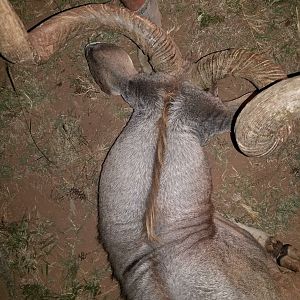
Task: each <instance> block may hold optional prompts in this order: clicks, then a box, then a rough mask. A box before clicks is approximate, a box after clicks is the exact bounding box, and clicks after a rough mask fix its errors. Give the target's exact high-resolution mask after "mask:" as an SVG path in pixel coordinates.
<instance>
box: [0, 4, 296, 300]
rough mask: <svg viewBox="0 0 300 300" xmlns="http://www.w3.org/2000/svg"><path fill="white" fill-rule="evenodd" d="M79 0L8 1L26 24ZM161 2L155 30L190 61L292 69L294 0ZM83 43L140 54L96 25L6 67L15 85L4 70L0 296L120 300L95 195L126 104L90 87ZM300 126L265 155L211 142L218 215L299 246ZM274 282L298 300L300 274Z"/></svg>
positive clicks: (236, 88) (234, 84)
mask: <svg viewBox="0 0 300 300" xmlns="http://www.w3.org/2000/svg"><path fill="white" fill-rule="evenodd" d="M87 2H90V1H73V0H13V1H11V3H12V4H13V5H14V7H15V9H16V11H17V13H18V14H19V16H20V17H21V18H22V20H23V22H24V23H25V25H26V28H28V29H29V28H31V27H32V26H34V25H35V24H37V23H38V22H40V21H41V20H43V19H45V18H46V17H48V16H50V15H52V14H54V13H57V12H59V11H60V10H63V9H66V8H70V7H72V6H76V5H79V4H84V3H87ZM93 2H98V3H100V2H101V1H93ZM102 2H107V1H102ZM115 2H116V3H117V1H115ZM117 4H118V3H117ZM159 5H160V9H161V12H162V15H163V28H164V29H165V30H166V31H168V32H169V34H170V35H171V36H172V37H173V38H174V39H175V41H176V43H177V44H178V46H179V47H180V49H181V50H182V53H184V55H186V56H188V57H192V58H194V59H196V58H200V57H201V56H204V55H206V54H208V53H210V52H213V51H217V50H222V49H227V48H231V47H235V48H237V47H242V48H247V49H250V50H255V51H259V52H262V53H265V54H266V55H267V56H269V57H270V58H272V59H273V60H275V61H276V62H278V63H280V64H281V65H282V66H283V67H284V68H285V69H286V71H287V73H289V74H292V73H296V72H299V70H300V16H299V14H300V5H299V3H298V7H297V1H296V0H295V1H293V0H286V1H284V0H262V1H258V0H257V1H256V0H255V1H250V0H221V1H215V0H212V1H204V0H199V1H196V0H187V1H179V0H172V1H171V0H160V1H159ZM91 40H92V41H94V40H97V41H101V40H102V41H106V42H107V41H109V42H114V43H117V44H119V45H122V46H125V48H126V49H127V51H129V52H130V55H131V56H132V57H133V59H134V60H135V61H136V49H135V47H134V46H133V45H132V44H131V43H129V42H128V41H126V40H125V39H124V38H123V37H121V36H119V35H118V34H115V33H113V32H102V33H101V32H99V33H95V35H94V36H93V37H89V38H87V37H85V38H83V39H82V38H80V39H79V38H78V39H76V40H74V41H71V42H70V43H69V44H68V45H67V46H66V47H65V49H63V50H62V51H60V52H59V53H58V54H56V55H55V56H54V57H52V58H51V59H50V60H49V61H48V62H47V63H45V64H43V65H40V66H26V65H9V74H10V77H11V79H12V82H13V84H14V86H15V91H14V90H13V88H12V85H11V81H10V80H8V78H7V77H6V76H5V67H3V68H0V84H1V87H0V129H1V130H0V216H1V223H0V275H1V276H2V282H1V284H0V300H2V298H3V299H5V296H4V293H5V290H6V291H9V292H10V294H11V299H61V300H62V299H64V300H65V299H110V300H113V299H120V295H119V287H118V284H117V282H115V281H114V280H112V278H111V277H112V276H111V270H110V267H109V263H108V262H107V260H106V254H105V252H104V251H103V249H102V248H101V245H100V244H99V243H98V241H97V230H96V224H97V204H96V201H97V185H98V179H99V173H100V170H101V164H102V162H103V160H104V158H105V155H106V153H107V151H108V149H109V148H110V146H111V145H112V143H113V141H114V140H115V138H116V137H117V136H118V134H119V132H120V131H121V129H122V128H123V126H124V125H125V124H126V122H127V120H128V118H129V116H130V113H131V109H130V108H129V107H128V106H127V105H126V104H125V103H124V102H123V101H122V99H121V98H119V97H108V96H107V95H105V94H104V93H102V92H101V91H100V90H99V89H98V87H97V86H96V84H95V83H94V82H93V80H92V78H91V76H90V75H89V71H88V67H87V64H86V62H85V59H84V55H83V48H84V45H86V44H87V43H88V42H89V41H91ZM1 64H2V65H3V61H1ZM245 86H246V87H245ZM242 87H243V88H241V85H240V81H237V80H234V79H232V78H230V79H227V80H226V81H223V82H222V83H220V85H219V94H220V96H221V97H222V98H224V99H225V100H230V99H234V98H236V97H238V96H240V95H241V94H243V93H244V92H246V91H248V90H253V87H251V86H249V85H248V86H247V85H244V84H243V85H242ZM299 133H300V126H299V122H295V123H294V126H293V130H292V133H291V135H290V138H289V139H288V141H287V142H286V143H285V144H284V145H282V146H281V147H280V148H279V149H278V150H276V151H275V152H274V153H272V154H271V155H270V156H268V157H263V158H247V157H245V156H243V155H242V154H240V153H239V152H237V151H236V149H235V148H234V146H233V145H232V142H231V139H230V136H229V134H224V135H220V136H217V137H215V138H213V139H212V140H211V141H210V143H209V144H208V145H207V146H206V152H207V154H208V157H209V160H210V163H211V168H212V174H213V185H214V194H213V201H214V204H215V207H216V210H217V211H219V212H220V213H222V214H223V215H224V216H226V217H228V218H235V219H236V220H237V221H240V222H243V223H245V224H248V225H252V226H255V227H257V228H260V229H262V230H264V231H267V232H269V233H270V234H276V236H278V237H279V238H281V239H282V240H283V241H284V242H288V243H290V244H293V245H295V246H296V247H298V248H299V249H300V238H299V231H300V188H299V187H300V153H299ZM285 273H286V272H285ZM1 276H0V277H1ZM286 282H288V284H287V285H286ZM279 284H282V285H284V286H285V285H286V286H289V287H290V286H293V292H292V294H291V295H289V294H287V299H300V275H299V274H296V273H293V272H287V273H286V274H284V275H283V279H282V281H279ZM5 285H7V287H8V289H6V288H5V287H4V286H5ZM1 290H3V292H1ZM1 295H2V296H1ZM1 297H2V298H1Z"/></svg>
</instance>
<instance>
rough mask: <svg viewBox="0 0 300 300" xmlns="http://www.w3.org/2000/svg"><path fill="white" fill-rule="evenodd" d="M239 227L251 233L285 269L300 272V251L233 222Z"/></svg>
mask: <svg viewBox="0 0 300 300" xmlns="http://www.w3.org/2000/svg"><path fill="white" fill-rule="evenodd" d="M233 222H234V223H235V224H236V225H237V226H239V227H240V228H242V229H244V230H246V231H247V232H249V233H250V234H251V235H252V236H253V237H254V238H255V239H256V240H257V242H258V243H259V244H260V245H261V246H262V247H263V248H264V249H265V250H266V251H267V252H268V253H269V254H270V255H271V256H272V257H273V258H274V260H275V261H276V262H277V264H278V265H279V266H281V267H283V268H286V269H289V270H292V271H295V272H299V271H300V251H299V250H298V249H297V248H295V247H294V246H292V245H290V244H283V243H282V242H281V241H279V240H277V239H276V238H275V237H273V236H271V235H269V234H267V233H265V232H263V231H261V230H259V229H256V228H253V227H249V226H246V225H244V224H242V223H238V222H235V221H233Z"/></svg>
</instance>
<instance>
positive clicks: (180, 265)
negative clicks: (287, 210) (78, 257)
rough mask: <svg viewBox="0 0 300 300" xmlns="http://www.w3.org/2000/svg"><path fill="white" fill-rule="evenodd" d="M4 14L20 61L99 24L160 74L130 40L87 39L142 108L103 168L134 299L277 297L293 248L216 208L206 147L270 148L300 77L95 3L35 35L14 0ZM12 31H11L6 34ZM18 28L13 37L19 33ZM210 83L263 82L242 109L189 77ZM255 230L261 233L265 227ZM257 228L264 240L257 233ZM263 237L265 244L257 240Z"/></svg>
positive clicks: (102, 212) (105, 72) (112, 254)
mask: <svg viewBox="0 0 300 300" xmlns="http://www.w3.org/2000/svg"><path fill="white" fill-rule="evenodd" d="M0 12H1V13H2V15H4V13H3V12H5V13H6V16H7V20H6V21H5V22H2V24H0V25H1V26H0V28H1V32H0V38H2V43H1V49H0V52H1V53H2V55H3V56H4V57H6V58H7V59H8V60H10V61H12V62H25V61H27V62H28V61H29V62H40V61H45V60H47V59H48V58H49V56H51V54H53V53H54V52H55V51H57V50H58V49H59V48H61V47H62V46H63V45H64V44H65V43H66V41H67V40H69V39H71V38H73V37H74V36H77V35H79V34H89V33H91V32H93V31H95V30H98V29H100V28H101V26H106V27H110V28H113V29H116V30H118V31H120V32H121V33H123V34H124V35H126V36H127V37H129V38H130V39H132V40H133V41H134V42H135V43H136V44H137V45H138V46H139V47H140V48H141V49H142V50H143V51H144V53H146V54H147V55H148V56H149V57H150V61H151V64H152V67H153V69H154V70H155V71H156V73H152V74H143V73H138V72H137V71H136V70H135V68H134V66H133V64H132V61H131V59H130V57H129V56H128V54H127V53H126V52H125V51H124V50H122V49H121V48H119V47H117V46H114V45H108V44H100V43H95V44H90V45H88V46H87V47H86V50H85V53H86V58H87V60H88V64H89V67H90V71H91V73H92V75H93V77H94V79H95V81H96V82H97V83H98V84H99V85H100V87H101V89H102V90H103V91H104V92H106V93H108V94H116V95H121V96H122V97H123V99H124V100H125V101H126V102H127V103H128V104H129V105H130V106H131V107H132V108H133V109H134V111H133V114H132V116H131V118H130V120H129V122H128V124H127V126H126V127H125V128H124V130H123V131H122V133H121V134H120V136H119V137H118V139H117V140H116V142H115V143H114V145H113V147H112V148H111V149H110V151H109V153H108V155H107V158H106V160H105V162H104V164H103V168H102V173H101V179H100V185H99V232H100V236H101V241H102V243H103V246H104V247H105V249H106V250H107V252H108V255H109V260H110V262H111V265H112V267H113V270H114V275H115V276H116V278H117V279H118V280H119V282H120V285H121V288H122V292H123V295H124V296H125V297H126V298H128V299H280V298H283V295H282V294H281V291H280V289H279V288H278V287H277V286H276V283H275V281H274V276H276V272H278V270H276V268H277V267H275V264H274V262H273V261H272V258H271V255H269V254H268V253H267V252H270V253H271V254H272V255H273V256H274V257H275V259H277V260H278V261H279V263H281V264H283V265H284V266H286V267H289V268H291V269H294V270H297V268H298V269H299V259H300V256H299V253H298V252H297V250H296V249H294V248H293V247H289V246H287V245H282V244H281V243H280V242H278V241H276V240H275V239H272V238H271V237H268V236H267V235H264V234H263V233H261V232H259V231H257V232H255V231H253V232H252V233H253V235H251V234H249V233H248V232H247V231H245V230H244V229H242V228H241V227H243V226H242V225H238V224H235V223H233V222H229V221H227V220H225V219H223V218H222V217H221V216H219V215H218V214H217V213H215V212H214V209H213V205H212V202H211V199H210V195H211V190H212V186H211V185H212V184H211V175H210V169H209V166H208V163H207V160H206V157H205V154H204V151H203V147H202V146H203V145H204V144H205V142H206V141H207V140H208V139H209V138H210V137H211V136H212V135H214V134H217V133H219V132H223V131H228V130H230V129H231V128H233V131H234V134H235V138H236V142H237V144H238V147H239V148H240V150H241V151H243V152H244V153H245V154H247V155H249V156H251V155H255V156H260V155H264V154H267V153H269V152H270V151H271V150H273V149H274V147H275V146H276V145H277V144H278V142H279V141H281V140H282V139H283V138H285V137H286V136H287V133H288V131H289V130H286V129H288V124H289V123H288V121H290V120H291V116H294V115H299V112H300V100H299V98H300V89H299V84H300V77H294V78H288V79H283V78H285V77H286V75H285V74H284V72H283V71H282V70H281V68H280V67H279V66H277V65H275V64H273V63H272V62H271V61H269V60H267V59H264V58H263V57H261V56H260V55H258V54H252V53H250V52H248V51H246V50H228V51H223V52H219V53H215V54H212V55H209V56H207V57H205V58H204V59H201V60H199V61H198V62H196V63H195V64H189V63H188V62H187V61H185V60H184V59H183V58H182V55H181V53H180V51H179V49H178V48H177V46H176V45H175V43H174V42H173V40H172V39H171V38H170V37H169V36H168V35H167V34H166V33H165V32H164V31H163V30H162V29H160V28H158V27H157V26H155V25H154V24H153V23H151V22H150V21H148V20H146V19H143V18H141V17H140V16H138V15H136V14H134V13H132V12H130V11H128V10H124V9H120V8H115V7H110V6H107V5H87V6H82V7H79V8H75V9H71V10H69V11H66V12H62V13H61V14H58V15H56V16H54V17H52V18H50V19H49V20H47V21H45V22H44V23H42V24H41V25H39V26H38V27H36V28H34V29H33V30H32V31H30V32H29V33H27V32H26V30H25V29H24V27H23V25H22V23H21V22H20V20H19V19H18V17H17V16H16V14H15V13H14V12H13V10H12V8H11V7H10V5H9V3H8V2H7V1H2V2H1V5H0ZM3 28H4V29H5V30H3ZM12 36H14V37H15V38H13V39H12ZM189 68H191V70H192V71H191V72H192V75H193V76H194V77H195V76H197V80H198V82H199V83H200V84H201V86H202V87H204V88H208V87H210V86H211V85H212V84H214V83H215V82H216V81H217V80H219V79H220V78H223V77H225V76H227V75H233V76H240V77H243V78H246V79H248V80H249V81H251V82H252V83H254V84H255V85H256V86H257V87H259V88H262V87H264V86H266V85H268V84H270V83H272V82H273V81H276V80H281V79H283V80H281V81H280V82H278V83H275V84H274V85H272V86H271V87H269V88H267V89H265V90H263V91H262V92H260V93H259V94H258V95H257V96H255V97H254V98H253V99H252V100H251V101H250V102H249V103H248V104H247V105H246V106H245V108H244V109H242V111H241V112H240V113H239V115H238V117H237V120H236V122H235V123H234V124H233V119H234V115H235V114H236V109H232V108H230V109H229V108H227V107H226V106H225V105H224V104H223V103H222V101H221V100H220V99H219V98H218V97H214V96H213V95H212V94H210V93H209V92H205V91H204V90H203V89H201V88H199V87H197V86H195V85H193V84H191V83H190V82H189V81H188V80H187V79H188V78H187V76H186V74H187V71H188V69H189ZM256 233H258V234H257V235H256ZM253 236H255V237H256V238H257V240H256V239H255V238H254V237H253ZM259 242H260V243H259Z"/></svg>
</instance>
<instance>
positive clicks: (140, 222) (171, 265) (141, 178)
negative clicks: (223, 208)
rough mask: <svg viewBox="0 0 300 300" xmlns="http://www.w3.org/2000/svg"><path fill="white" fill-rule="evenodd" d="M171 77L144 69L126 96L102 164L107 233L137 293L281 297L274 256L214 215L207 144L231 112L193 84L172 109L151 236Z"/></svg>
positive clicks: (122, 277)
mask: <svg viewBox="0 0 300 300" xmlns="http://www.w3.org/2000/svg"><path fill="white" fill-rule="evenodd" d="M168 84H169V82H168V80H166V78H165V77H162V75H152V77H151V78H149V77H148V76H145V75H137V76H136V77H135V78H134V79H132V80H131V81H130V82H129V84H128V87H127V88H126V92H124V93H123V97H124V99H125V100H126V101H128V103H129V104H131V105H132V106H133V108H134V113H133V115H132V117H131V119H130V121H129V123H128V124H127V126H126V127H125V128H124V130H123V132H122V133H121V134H120V136H119V138H118V139H117V141H116V142H115V144H114V145H113V147H112V148H111V150H110V152H109V154H108V156H107V158H106V160H105V163H104V165H103V169H102V173H101V180H100V194H99V196H100V197H99V232H100V235H101V240H102V242H103V244H104V246H105V249H106V250H107V251H108V253H109V259H110V262H111V264H112V266H113V269H114V272H115V276H116V277H117V278H118V279H119V281H120V283H121V285H122V290H123V292H124V295H125V296H126V297H128V298H129V299H276V298H278V294H277V291H276V288H275V286H274V284H273V281H272V279H271V277H270V274H269V271H270V268H272V266H271V264H270V261H269V259H268V258H267V257H266V254H265V253H264V251H263V250H262V249H261V248H260V246H259V245H258V244H257V242H256V241H254V239H253V238H252V237H251V236H250V235H248V234H247V233H246V232H244V231H243V230H241V229H238V228H236V227H235V226H234V225H231V224H229V223H227V222H226V221H223V220H221V219H216V218H214V214H213V206H212V203H211V199H210V194H211V176H210V170H209V167H208V164H207V161H206V158H205V155H204V152H203V148H202V147H201V145H203V144H204V143H205V141H206V140H207V139H208V138H209V137H210V136H211V135H213V134H215V133H217V132H220V131H224V130H228V129H229V127H230V123H231V119H232V113H230V112H228V111H226V109H225V108H224V107H223V104H222V103H221V102H219V100H218V99H216V98H214V97H213V96H211V95H210V94H207V93H205V92H203V91H200V90H199V89H196V88H194V87H193V86H191V85H189V84H188V83H184V84H183V85H182V86H181V88H180V90H179V91H178V92H177V94H176V96H175V97H174V99H173V101H172V103H171V104H170V107H169V117H168V125H167V147H166V155H165V158H164V162H163V167H162V172H161V174H162V175H161V179H160V186H159V195H158V201H157V209H156V212H157V218H156V224H155V232H156V234H157V236H158V241H149V240H148V239H147V236H146V233H145V222H144V221H145V211H146V208H147V198H148V195H149V191H150V189H151V185H152V174H153V164H154V161H155V155H156V147H157V136H158V127H157V122H158V120H159V118H160V115H161V111H162V109H163V97H164V93H165V90H167V87H168Z"/></svg>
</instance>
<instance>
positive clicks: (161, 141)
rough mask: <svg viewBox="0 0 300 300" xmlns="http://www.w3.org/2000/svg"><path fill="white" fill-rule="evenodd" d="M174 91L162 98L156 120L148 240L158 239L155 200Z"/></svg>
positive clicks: (148, 208) (147, 211)
mask: <svg viewBox="0 0 300 300" xmlns="http://www.w3.org/2000/svg"><path fill="white" fill-rule="evenodd" d="M174 94H175V93H174V92H167V93H166V94H165V96H164V98H163V100H164V103H163V110H162V114H161V117H160V118H159V120H158V122H157V127H158V137H157V143H156V151H155V158H154V164H153V171H152V183H151V188H150V192H149V194H148V199H147V203H146V205H147V206H146V212H145V227H146V232H147V237H148V239H149V240H152V241H153V240H155V241H158V237H157V235H156V233H155V223H156V217H157V200H158V193H159V186H160V178H161V172H162V167H163V164H164V159H165V152H166V147H167V124H168V114H169V107H170V104H171V102H172V99H173V97H174Z"/></svg>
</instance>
